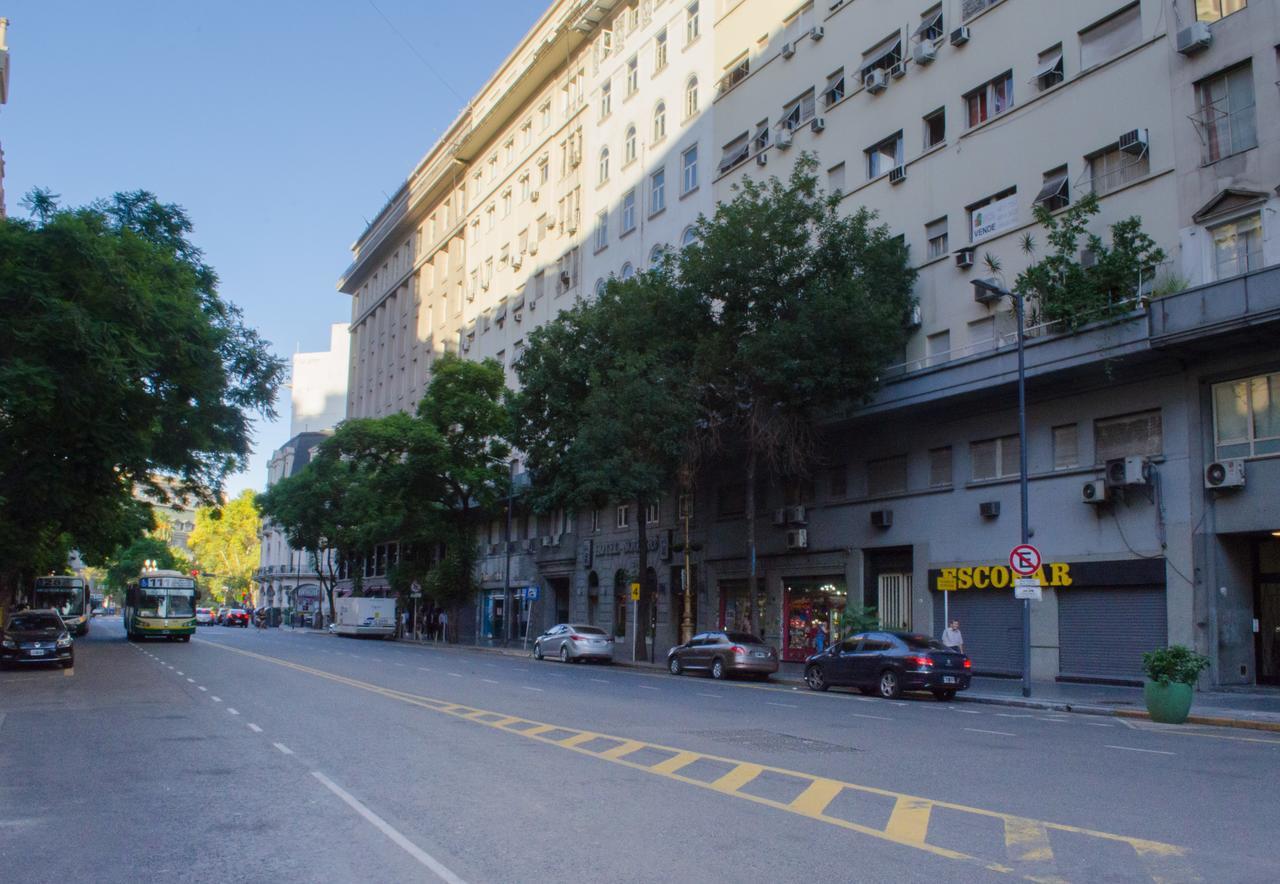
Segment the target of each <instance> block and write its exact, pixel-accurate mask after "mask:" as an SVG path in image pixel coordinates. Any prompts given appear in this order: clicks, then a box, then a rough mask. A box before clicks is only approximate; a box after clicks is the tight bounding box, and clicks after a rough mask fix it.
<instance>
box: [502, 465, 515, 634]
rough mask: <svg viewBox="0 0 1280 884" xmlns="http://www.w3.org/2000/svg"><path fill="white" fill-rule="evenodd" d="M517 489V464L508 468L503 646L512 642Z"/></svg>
mask: <svg viewBox="0 0 1280 884" xmlns="http://www.w3.org/2000/svg"><path fill="white" fill-rule="evenodd" d="M515 489H516V464H515V461H512V462H511V463H510V464H508V466H507V534H506V542H505V543H504V544H503V547H504V549H505V550H506V566H505V567H504V568H503V571H502V644H503V645H504V646H505V645H507V644H510V642H511V607H512V606H511V508H512V502H513V499H514V496H515Z"/></svg>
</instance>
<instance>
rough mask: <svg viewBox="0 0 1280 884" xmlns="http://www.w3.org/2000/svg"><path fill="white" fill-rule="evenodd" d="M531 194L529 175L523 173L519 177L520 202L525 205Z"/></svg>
mask: <svg viewBox="0 0 1280 884" xmlns="http://www.w3.org/2000/svg"><path fill="white" fill-rule="evenodd" d="M532 192H533V184H532V183H531V182H530V180H529V173H528V172H525V173H524V174H523V175H521V176H520V202H522V203H527V202H528V201H529V194H531V193H532Z"/></svg>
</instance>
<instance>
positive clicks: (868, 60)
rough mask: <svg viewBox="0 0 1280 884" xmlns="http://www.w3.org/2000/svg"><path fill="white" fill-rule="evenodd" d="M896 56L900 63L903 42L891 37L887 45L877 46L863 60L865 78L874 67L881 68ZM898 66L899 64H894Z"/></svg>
mask: <svg viewBox="0 0 1280 884" xmlns="http://www.w3.org/2000/svg"><path fill="white" fill-rule="evenodd" d="M893 55H896V56H897V58H898V61H902V40H900V39H899V38H897V37H891V38H890V39H889V40H888V41H886V42H885V43H882V44H881V45H879V46H877V47H876V48H875V49H873V50H871V51H870V52H868V53H867V54H866V55H865V56H863V59H862V74H863V76H864V77H865V76H866V73H867V71H869V70H871V69H872V68H874V67H879V66H880V65H881V63H882V62H884V61H885V60H886V59H887V58H889V57H890V56H893ZM894 64H897V62H894Z"/></svg>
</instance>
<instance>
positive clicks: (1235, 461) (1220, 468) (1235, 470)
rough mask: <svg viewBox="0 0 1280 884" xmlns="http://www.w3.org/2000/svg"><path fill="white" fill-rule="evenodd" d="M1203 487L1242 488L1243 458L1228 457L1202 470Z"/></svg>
mask: <svg viewBox="0 0 1280 884" xmlns="http://www.w3.org/2000/svg"><path fill="white" fill-rule="evenodd" d="M1204 487H1206V488H1243V487H1244V458H1241V457H1230V458H1227V459H1225V460H1219V461H1215V462H1213V463H1211V464H1209V465H1208V466H1207V467H1205V468H1204Z"/></svg>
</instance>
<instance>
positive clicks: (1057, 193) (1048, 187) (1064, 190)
mask: <svg viewBox="0 0 1280 884" xmlns="http://www.w3.org/2000/svg"><path fill="white" fill-rule="evenodd" d="M1054 197H1061V198H1063V199H1070V198H1071V192H1070V188H1069V187H1068V185H1067V173H1066V172H1061V173H1059V174H1057V175H1055V176H1053V177H1052V178H1050V179H1049V180H1048V181H1046V182H1045V183H1044V187H1042V188H1040V192H1039V193H1038V194H1036V199H1035V205H1039V204H1040V203H1043V202H1045V201H1046V200H1051V199H1053V198H1054Z"/></svg>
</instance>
